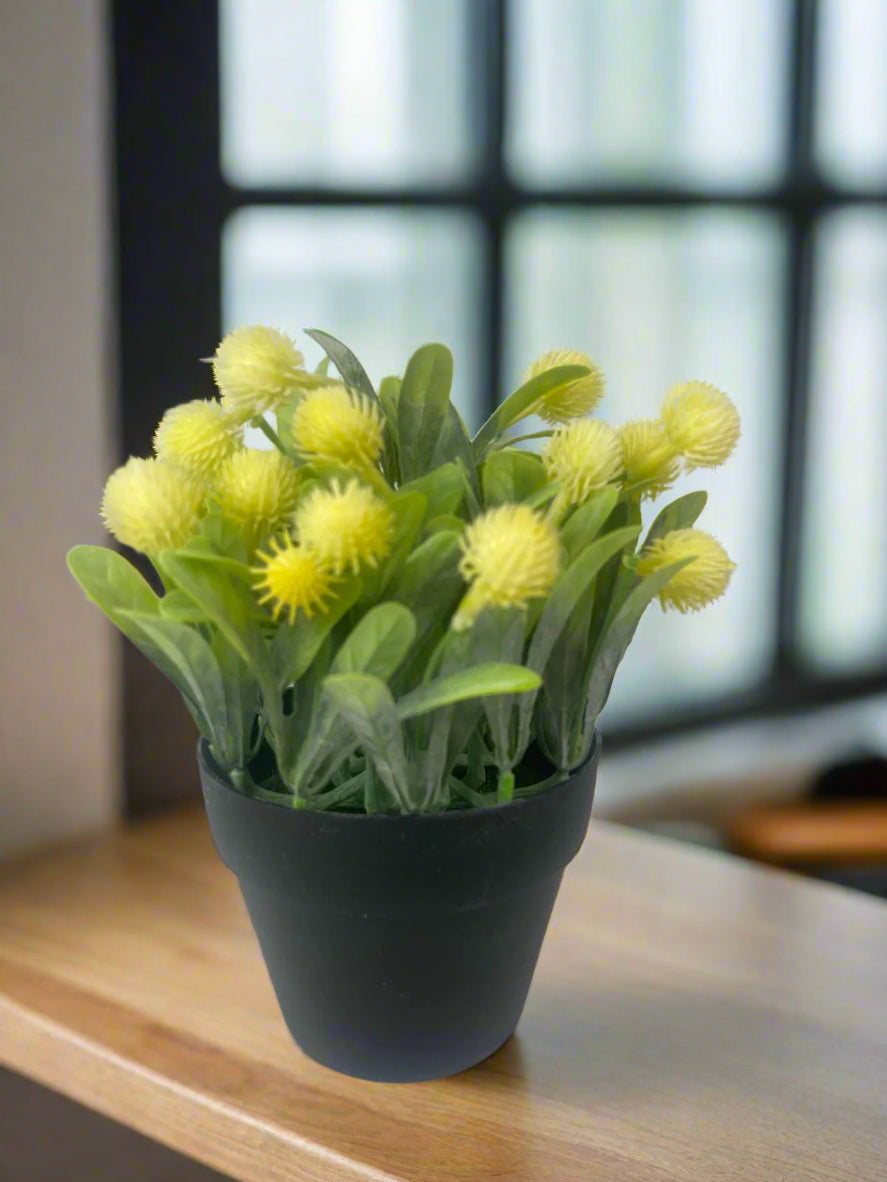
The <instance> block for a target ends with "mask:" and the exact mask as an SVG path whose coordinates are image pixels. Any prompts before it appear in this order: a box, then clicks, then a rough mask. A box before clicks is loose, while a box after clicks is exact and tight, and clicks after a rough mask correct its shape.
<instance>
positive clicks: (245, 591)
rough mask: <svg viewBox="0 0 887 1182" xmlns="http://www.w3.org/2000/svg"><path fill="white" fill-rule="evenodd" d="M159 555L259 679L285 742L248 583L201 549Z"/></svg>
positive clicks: (278, 743) (272, 730)
mask: <svg viewBox="0 0 887 1182" xmlns="http://www.w3.org/2000/svg"><path fill="white" fill-rule="evenodd" d="M158 561H159V562H160V565H161V567H162V568H163V570H164V571H168V572H169V574H170V575H171V577H172V578H173V579H174V580H175V582H176V583H177V584H178V585H179V587H180V588H181V589H182V590H183V591H185V592H187V593H188V595H190V596H191V598H192V599H193V600H194V602H195V603H197V604H198V605H199V606H200V607H201V608H202V609H203V611H204V612H205V613H206V615H207V616H208V617H209V619H210V620H211V622H212V623H213V624H214V625H215V626H216V627H217V628H218V629H219V631H220V632H221V633H222V634H223V635H224V636H225V638H226V639H227V640H228V642H229V643H230V644H231V646H232V647H233V648H234V650H235V652H237V654H238V655H239V656H240V658H241V659H242V660H243V661H244V663H245V664H246V666H247V668H248V669H249V671H250V673H251V675H252V676H253V677H254V678H255V680H256V681H257V682H258V685H259V688H260V690H261V695H262V710H263V713H264V715H265V719H266V721H267V724H268V730H269V734H270V738H271V742H272V744H273V746H274V748H275V750H278V751H279V750H280V749H281V748H282V746H283V743H284V714H283V702H282V700H281V697H280V687H279V685H278V683H277V679H276V677H275V675H274V665H273V662H272V660H271V649H270V646H269V645H268V643H267V642H266V640H265V637H264V635H263V633H262V628H261V626H260V623H259V620H258V619H257V618H256V615H255V603H254V600H253V596H252V594H251V592H250V590H249V588H248V587H246V586H245V585H244V584H243V583H242V582H240V581H239V580H238V579H236V578H232V577H231V575H229V574H227V573H226V572H225V571H224V570H219V569H218V566H217V565H216V564H214V563H213V562H211V561H207V560H206V558H205V557H204V556H202V555H196V554H188V553H187V552H186V551H184V550H178V551H176V550H164V551H163V553H162V554H161V555H160V558H159V560H158Z"/></svg>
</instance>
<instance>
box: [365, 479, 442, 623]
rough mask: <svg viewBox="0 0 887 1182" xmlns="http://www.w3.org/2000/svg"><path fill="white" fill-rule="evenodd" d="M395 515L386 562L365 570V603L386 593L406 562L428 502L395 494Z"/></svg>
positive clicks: (409, 494)
mask: <svg viewBox="0 0 887 1182" xmlns="http://www.w3.org/2000/svg"><path fill="white" fill-rule="evenodd" d="M388 504H389V507H390V508H391V510H392V511H393V513H394V536H393V538H392V541H391V550H390V551H389V553H388V557H387V558H386V559H385V560H384V562H382V563H380V564H379V566H378V567H377V568H376V569H375V570H372V569H370V568H367V567H364V569H363V574H362V578H363V600H364V601H369V602H373V601H374V600H378V599H380V598H381V597H382V596H383V595H384V594H385V592H386V590H387V588H388V586H389V584H390V583H391V581H392V579H395V578H396V577H397V575H398V572H399V571H400V570H401V568H402V567H403V565H404V563H405V562H406V561H407V557H408V555H409V554H410V552H411V551H412V549H413V546H414V545H415V542H416V538H417V537H418V536H419V531H420V530H421V528H422V523H423V521H424V520H425V514H426V512H427V510H428V501H427V500H426V498H425V497H424V496H423V495H422V494H421V493H417V492H400V491H399V492H396V493H395V494H394V496H393V497H392V498H391V499H390V501H389V502H388Z"/></svg>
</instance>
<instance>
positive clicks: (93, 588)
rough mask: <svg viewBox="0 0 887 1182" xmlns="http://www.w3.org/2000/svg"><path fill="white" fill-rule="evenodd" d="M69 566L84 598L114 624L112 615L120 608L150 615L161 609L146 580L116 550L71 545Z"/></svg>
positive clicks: (104, 547)
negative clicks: (72, 546) (98, 608)
mask: <svg viewBox="0 0 887 1182" xmlns="http://www.w3.org/2000/svg"><path fill="white" fill-rule="evenodd" d="M68 569H69V570H70V572H71V574H72V575H73V576H74V578H75V579H76V580H77V582H78V583H79V584H80V586H81V588H82V589H83V592H84V594H85V595H86V598H87V599H88V600H90V602H91V603H94V604H96V606H97V607H100V608H101V609H102V611H103V612H104V613H105V615H107V616H109V617H110V619H111V621H112V622H113V623H115V624H116V623H117V621H116V619H114V616H115V614H116V613H117V612H118V611H119V610H120V609H123V608H126V609H131V610H133V611H142V612H148V613H151V614H156V613H157V612H159V610H160V600H159V598H158V596H157V595H156V594H155V593H154V591H153V590H152V589H151V586H150V585H149V583H148V582H147V580H146V579H144V578H143V577H142V576H141V575H140V574H139V572H138V571H137V570H136V568H135V567H134V566H133V565H132V563H130V562H128V561H127V560H126V559H125V558H124V557H123V555H122V554H118V553H117V551H116V550H109V549H108V548H107V547H106V546H74V548H73V549H72V550H69V551H68ZM118 627H119V624H118Z"/></svg>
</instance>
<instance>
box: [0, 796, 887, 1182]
mask: <svg viewBox="0 0 887 1182" xmlns="http://www.w3.org/2000/svg"><path fill="white" fill-rule="evenodd" d="M0 1061H2V1062H3V1063H4V1064H6V1065H7V1066H9V1067H11V1068H13V1069H14V1070H17V1071H19V1072H21V1073H23V1074H24V1075H27V1076H30V1077H31V1078H33V1079H34V1080H37V1081H38V1082H40V1083H43V1084H45V1085H47V1086H49V1087H50V1088H53V1089H56V1090H57V1091H59V1092H62V1093H65V1094H67V1095H68V1096H70V1097H72V1098H74V1099H76V1100H78V1101H80V1102H82V1103H83V1104H85V1105H88V1106H89V1107H91V1108H94V1109H97V1110H98V1111H100V1112H103V1113H105V1114H106V1115H108V1116H111V1117H113V1118H115V1119H116V1120H118V1121H121V1122H123V1123H124V1124H126V1125H129V1126H131V1127H132V1128H134V1129H137V1130H139V1131H140V1132H143V1133H146V1134H147V1135H148V1136H150V1137H153V1138H155V1139H156V1140H158V1141H161V1142H164V1143H165V1144H167V1145H169V1146H172V1147H173V1148H175V1149H177V1150H179V1151H180V1152H182V1153H184V1154H186V1155H188V1156H190V1157H193V1158H196V1159H198V1160H200V1161H202V1162H205V1163H207V1164H209V1165H212V1166H214V1167H216V1168H217V1169H219V1170H222V1171H223V1172H225V1173H228V1174H230V1175H233V1176H234V1177H235V1178H239V1179H249V1180H254V1182H284V1180H286V1182H293V1180H294V1179H295V1180H300V1182H301V1180H312V1182H313V1180H318V1182H319V1180H323V1182H329V1180H332V1179H335V1180H336V1182H350V1180H356V1179H373V1180H375V1182H383V1180H392V1179H399V1180H401V1179H402V1180H406V1179H409V1180H410V1182H444V1180H446V1182H452V1180H456V1179H465V1180H466V1182H467V1180H470V1182H487V1180H491V1179H499V1180H503V1179H505V1180H508V1182H539V1180H542V1179H551V1180H552V1182H574V1180H575V1182H580V1180H582V1182H590V1180H593V1179H605V1180H606V1182H627V1180H629V1179H630V1180H632V1182H660V1180H663V1182H664V1180H665V1179H669V1180H676V1182H677V1180H681V1182H688V1180H691V1179H693V1180H696V1179H698V1180H699V1182H724V1180H727V1179H742V1180H743V1182H755V1180H758V1179H760V1180H766V1182H787V1180H798V1182H801V1180H803V1182H820V1180H821V1182H848V1180H849V1179H868V1180H871V1182H884V1179H885V1178H887V907H885V905H884V904H882V903H880V902H877V901H876V900H874V899H870V898H867V897H864V896H861V895H856V894H853V893H851V892H849V891H844V890H841V889H839V888H833V887H829V886H826V885H822V884H818V883H815V882H808V881H804V880H802V879H800V878H793V877H788V876H786V875H783V874H780V873H779V872H775V871H769V870H763V869H759V868H755V867H752V866H750V865H746V864H744V863H741V862H739V861H736V860H733V859H730V858H727V857H724V856H722V855H718V854H714V853H710V852H706V851H701V850H694V849H689V848H684V847H682V846H679V845H676V844H673V843H670V842H667V841H664V840H662V839H657V838H652V837H647V836H643V835H640V834H635V833H630V832H627V831H623V830H620V829H617V828H615V827H611V826H608V825H606V824H603V823H592V828H591V832H590V834H589V838H588V840H587V842H586V844H585V847H584V849H583V852H582V853H581V854H580V856H579V858H578V859H577V861H576V862H575V863H574V865H573V866H572V868H571V869H570V870H569V871H568V874H567V879H566V881H565V883H564V887H563V890H562V892H561V897H560V899H559V901H558V904H557V907H556V910H555V917H554V920H553V922H552V927H551V930H550V931H549V934H548V938H547V940H546V944H545V948H544V951H543V954H542V960H541V962H540V965H539V969H538V972H537V976H536V981H535V984H534V987H533V990H532V992H531V995H530V1001H529V1003H528V1006H527V1010H526V1014H525V1016H524V1018H523V1020H522V1022H521V1024H520V1027H519V1029H518V1034H517V1037H516V1038H514V1039H513V1040H512V1041H511V1042H510V1043H509V1044H508V1045H507V1046H506V1047H505V1048H504V1049H503V1050H501V1051H500V1052H499V1053H498V1054H497V1055H495V1056H494V1057H493V1058H492V1059H490V1060H489V1061H488V1062H487V1063H485V1064H484V1065H482V1066H481V1067H480V1068H477V1069H475V1070H474V1071H470V1072H467V1073H465V1074H464V1075H461V1076H457V1077H454V1078H452V1079H448V1080H443V1081H441V1082H438V1083H430V1084H419V1085H412V1086H404V1085H383V1084H366V1083H359V1082H356V1081H354V1080H349V1079H345V1078H344V1077H342V1076H339V1075H335V1074H333V1073H332V1072H330V1071H327V1070H325V1069H324V1068H322V1067H319V1066H317V1065H315V1064H313V1063H311V1062H310V1061H309V1060H307V1059H306V1058H305V1057H304V1056H303V1055H302V1054H301V1053H300V1052H299V1051H298V1050H297V1049H296V1048H295V1046H294V1045H293V1044H292V1043H291V1041H290V1040H289V1037H288V1035H287V1033H286V1030H285V1028H284V1025H283V1022H282V1020H281V1018H280V1016H279V1014H278V1011H277V1008H276V1004H275V1001H274V998H273V995H272V992H271V988H270V985H269V984H268V980H267V978H266V975H265V971H264V968H263V966H262V962H261V960H260V958H259V953H258V950H257V947H256V944H255V941H254V938H253V935H252V932H251V930H250V928H249V925H248V922H247V918H246V915H245V912H244V909H243V906H242V904H241V901H240V897H239V895H238V892H237V887H236V885H235V882H234V880H233V879H232V878H231V877H230V875H229V874H228V873H227V871H225V870H224V869H223V867H222V866H221V865H220V863H219V862H218V861H217V860H216V857H215V854H214V852H213V850H212V848H211V845H210V841H209V837H208V833H207V829H206V824H205V821H204V819H203V816H202V815H201V814H200V813H199V812H196V811H187V812H183V813H178V814H174V815H169V816H165V817H162V818H160V819H157V820H152V821H149V822H146V823H142V824H139V825H136V826H134V827H132V828H131V829H128V830H121V831H119V832H116V833H114V834H112V835H110V836H107V837H104V838H100V839H95V840H92V841H89V842H86V843H84V844H80V845H78V846H76V847H72V848H69V849H66V850H63V851H61V852H58V851H57V852H54V853H51V854H48V855H44V856H42V857H39V858H35V859H31V860H27V861H23V862H18V863H12V864H8V865H6V866H5V867H3V868H2V869H0Z"/></svg>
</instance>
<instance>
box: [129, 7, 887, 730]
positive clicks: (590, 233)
mask: <svg viewBox="0 0 887 1182" xmlns="http://www.w3.org/2000/svg"><path fill="white" fill-rule="evenodd" d="M114 13H115V21H114V35H115V47H116V69H117V115H118V120H117V140H118V172H119V185H120V189H119V192H120V196H119V204H120V218H119V228H120V294H121V366H122V373H121V389H122V392H123V404H122V405H123V428H124V437H125V443H126V446H127V449H128V450H142V451H143V450H144V449H145V447H146V445H147V441H148V431H149V428H150V425H152V424H153V422H154V421H155V420H156V418H157V417H158V415H159V413H160V412H161V410H162V408H163V407H164V406H165V405H166V404H168V403H169V401H171V400H175V399H178V398H185V397H188V396H193V392H194V391H195V390H197V389H206V390H208V389H209V386H208V374H207V373H206V371H205V367H204V368H203V369H201V367H200V366H199V365H198V364H197V363H196V361H195V360H194V358H195V356H196V355H197V354H198V353H200V352H201V351H202V352H204V353H206V352H207V351H208V350H210V349H211V348H212V347H213V345H214V344H215V342H216V340H217V339H218V337H219V335H220V334H221V332H222V330H223V329H226V328H229V327H231V326H232V325H234V324H236V323H242V322H248V321H266V322H272V323H275V324H278V325H280V326H281V327H283V328H286V329H288V330H293V331H296V332H298V331H300V330H301V329H302V328H304V327H314V326H319V327H323V328H327V329H329V330H330V331H333V332H335V333H336V334H337V335H341V336H342V337H343V338H344V339H345V340H347V341H348V343H349V344H350V345H352V347H353V348H354V349H355V352H357V354H358V355H359V356H360V357H361V358H362V359H363V360H364V362H365V364H366V365H367V368H368V369H369V371H370V373H371V374H373V375H374V376H375V377H377V378H378V377H381V376H383V374H384V373H386V372H391V371H392V370H395V369H399V368H400V367H402V365H403V364H404V362H405V360H406V356H407V354H408V353H409V351H410V350H411V348H412V347H414V346H415V345H416V344H418V343H420V342H422V341H424V340H428V339H439V340H445V341H446V342H447V343H449V344H450V345H451V346H452V347H453V349H454V352H455V354H456V357H457V362H458V366H459V370H458V373H457V381H456V397H457V399H458V401H459V404H460V407H461V408H462V410H463V412H464V413H465V415H466V417H467V418H468V419H469V420H470V421H471V422H473V423H474V424H477V423H479V422H480V421H481V419H482V418H483V417H485V415H486V413H487V412H488V410H489V409H490V407H491V406H492V405H493V404H494V402H495V401H497V400H498V398H499V397H500V396H501V395H502V394H503V393H506V392H507V390H508V389H509V388H512V387H513V386H514V385H515V384H516V383H517V382H518V381H519V379H520V375H521V372H522V369H523V367H524V366H525V365H526V364H527V363H528V362H529V361H530V360H531V359H532V358H533V356H535V355H536V354H537V353H538V352H540V351H542V350H544V349H546V348H550V347H552V346H554V345H559V344H563V345H571V346H575V347H579V348H585V349H587V350H588V351H589V352H591V353H592V354H593V355H594V356H595V357H596V358H597V359H598V360H599V361H600V363H601V364H602V365H603V367H604V369H605V370H606V371H607V372H608V373H609V374H610V375H611V383H610V387H609V393H608V396H607V403H606V405H605V407H604V413H605V414H606V416H607V417H608V418H609V419H610V420H611V421H620V420H622V419H624V418H628V417H631V416H635V415H639V414H649V413H655V410H656V408H657V406H658V402H659V399H660V398H661V395H662V393H663V391H664V390H665V388H666V387H667V386H668V385H670V384H671V383H672V382H674V381H678V380H681V379H684V378H688V377H703V378H706V379H708V380H710V381H712V382H714V383H715V384H717V385H720V386H721V387H723V388H724V389H726V390H728V391H729V392H730V393H731V395H732V396H733V397H734V398H735V400H736V401H737V403H738V404H739V405H740V408H741V411H742V415H743V422H744V436H743V441H742V444H741V447H740V450H739V453H738V455H737V457H736V458H735V460H734V462H733V463H732V464H731V466H730V468H729V469H728V470H727V471H726V472H724V473H720V472H718V473H713V474H711V475H710V476H708V477H705V478H704V479H697V478H694V479H693V480H692V481H691V480H689V479H688V480H687V481H686V482H685V487H687V488H689V487H694V486H699V485H704V486H706V487H708V488H709V489H710V491H711V492H712V494H713V503H712V506H711V508H710V511H709V512H708V513H707V515H706V517H705V524H706V525H707V526H708V527H709V528H711V529H712V530H713V531H714V532H716V533H718V534H719V535H720V536H722V537H723V539H724V540H725V542H727V544H728V546H729V548H730V550H731V552H732V553H733V555H734V557H735V558H736V560H737V562H738V564H739V571H738V573H737V577H736V580H735V583H734V585H733V587H732V588H731V592H730V595H729V596H728V597H727V598H726V599H725V600H724V601H723V602H722V603H720V604H718V605H716V606H715V607H713V608H711V609H709V611H708V612H707V613H706V614H705V615H704V616H701V617H698V618H693V619H683V618H678V617H674V616H670V617H669V618H668V619H667V620H666V621H660V620H657V619H655V618H654V616H655V613H652V612H651V613H650V614H649V616H648V618H647V619H646V620H645V622H644V624H643V625H642V628H641V633H640V635H639V637H638V642H637V643H636V644H635V646H634V647H633V649H632V650H631V652H630V654H629V656H628V658H627V660H626V662H625V665H624V667H623V669H622V672H621V676H620V678H619V679H617V687H618V688H617V690H615V691H614V696H613V700H612V702H611V704H610V706H609V707H608V713H607V716H606V724H607V728H608V732H609V735H610V738H611V739H612V738H616V739H617V740H618V739H623V740H630V739H634V738H638V737H643V736H648V735H650V734H653V733H654V732H660V733H661V732H666V731H670V730H674V729H679V728H682V727H690V726H695V725H698V724H700V723H701V722H704V721H707V720H717V719H723V718H730V717H736V716H739V715H753V714H765V713H771V712H773V711H776V710H792V709H798V708H801V707H803V706H805V705H811V704H814V703H818V702H822V701H828V700H837V699H840V698H842V697H846V696H852V695H858V694H862V693H866V692H870V691H873V690H875V689H879V688H884V686H885V685H887V623H885V620H887V616H885V614H884V612H883V610H882V608H881V604H882V603H883V601H884V593H885V590H887V558H885V557H884V554H885V553H887V551H885V547H884V539H885V536H887V535H885V527H887V509H885V506H887V477H885V475H884V472H885V466H884V463H883V460H882V455H883V451H884V444H885V440H887V417H885V413H887V412H885V411H884V410H883V405H884V398H883V394H882V393H881V391H882V390H883V389H884V387H885V384H887V350H885V346H884V332H883V326H884V323H885V313H887V115H885V114H884V112H885V111H887V59H885V57H884V55H883V53H881V52H880V46H881V44H882V42H883V36H884V33H885V32H887V15H885V14H887V7H885V5H884V3H883V0H819V2H817V0H743V2H742V3H739V2H737V0H594V2H593V3H592V2H589V0H325V2H324V3H323V4H318V3H316V0H221V3H219V4H215V3H210V2H209V0H203V2H200V3H194V4H191V5H173V4H171V3H163V4H157V3H151V4H149V3H147V2H145V0H136V2H132V0H130V2H127V3H123V2H120V3H117V4H116V5H115V7H114ZM861 112H864V113H865V117H864V118H863V117H861ZM703 475H704V474H703Z"/></svg>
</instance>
